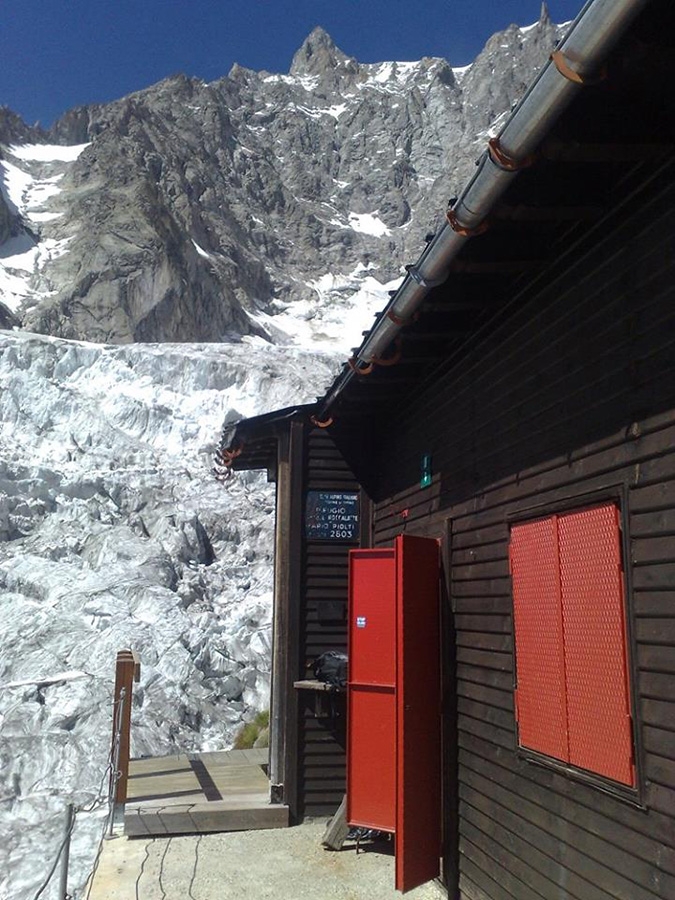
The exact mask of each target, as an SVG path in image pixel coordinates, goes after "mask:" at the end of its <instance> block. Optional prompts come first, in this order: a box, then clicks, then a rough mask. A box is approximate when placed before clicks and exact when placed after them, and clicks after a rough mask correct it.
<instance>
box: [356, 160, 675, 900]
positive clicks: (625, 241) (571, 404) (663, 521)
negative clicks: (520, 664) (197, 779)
mask: <svg viewBox="0 0 675 900" xmlns="http://www.w3.org/2000/svg"><path fill="white" fill-rule="evenodd" d="M672 174H673V173H672V171H669V172H667V173H661V177H660V179H659V180H658V181H654V182H653V183H651V184H647V185H645V186H644V188H643V190H642V193H641V194H640V195H638V196H634V197H632V198H631V205H630V209H623V210H621V211H620V212H619V211H617V213H616V214H615V215H614V216H613V217H612V218H611V219H610V220H609V221H607V222H605V223H604V224H603V228H602V230H598V232H597V233H596V234H595V235H594V236H593V238H592V240H589V241H588V242H587V243H586V244H585V245H584V246H583V247H578V248H576V249H575V253H574V257H573V259H572V258H570V259H563V260H561V261H560V263H559V265H558V266H557V267H556V269H555V270H554V271H551V272H548V273H545V274H544V275H543V276H541V277H540V278H539V279H538V281H537V282H536V283H535V284H533V285H531V286H530V288H529V289H528V290H527V291H526V292H525V294H523V296H521V297H520V298H518V300H517V304H518V308H517V309H515V304H514V311H513V314H512V315H511V316H510V317H509V318H508V319H506V318H505V319H504V320H503V321H502V323H501V324H500V325H499V326H498V327H495V329H494V330H493V331H492V333H490V334H487V333H486V335H485V336H484V338H483V340H482V341H481V342H480V343H477V345H476V346H475V347H474V348H473V349H472V350H471V351H470V352H467V354H466V355H465V356H464V357H463V358H462V359H461V361H458V362H457V363H456V365H455V366H454V367H453V368H452V369H448V371H446V372H445V373H444V374H442V375H441V376H439V377H437V378H436V379H435V380H434V381H433V383H430V384H429V385H428V387H427V389H426V391H425V392H421V393H420V394H418V396H417V397H416V400H415V404H414V406H411V407H410V408H408V409H406V410H398V411H397V414H396V418H395V420H393V419H392V422H391V424H390V427H389V430H388V441H387V443H388V447H387V452H386V454H384V455H383V457H382V458H381V459H380V460H378V463H379V465H380V471H381V472H382V475H381V477H380V481H379V484H378V487H377V494H378V497H379V498H380V499H379V502H378V503H377V504H376V505H375V510H374V541H375V543H376V544H389V543H390V542H391V541H392V539H393V537H394V535H395V534H397V533H400V532H401V531H402V530H403V529H406V530H408V531H410V532H413V533H418V534H428V535H437V536H439V537H440V536H442V535H443V534H444V533H445V532H446V528H447V527H448V526H447V525H446V522H447V521H448V520H449V529H448V531H449V533H450V538H449V541H450V547H449V548H448V557H447V558H448V559H449V560H450V569H451V571H450V573H449V574H450V585H451V603H452V610H453V616H454V626H455V630H456V677H457V705H458V745H459V768H458V772H459V775H458V780H459V850H460V876H459V884H460V892H461V896H462V897H464V898H467V900H487V898H489V900H515V898H517V900H530V898H531V900H535V898H536V900H541V898H545V900H548V898H550V900H554V898H555V900H559V898H560V897H566V898H570V900H572V898H574V900H656V898H661V900H666V898H672V897H675V701H674V698H675V411H674V408H675V366H674V365H673V360H674V358H675V220H674V219H673V216H672V210H673V208H674V207H675V189H674V188H673V185H672V182H673V178H672ZM423 452H431V453H432V454H433V469H434V473H435V475H434V481H433V484H432V486H431V487H430V488H428V489H420V488H418V487H417V486H416V484H417V479H418V477H419V474H418V468H419V460H420V456H421V454H422V453H423ZM600 497H612V498H615V499H617V500H618V502H619V503H620V505H621V508H622V511H623V522H624V528H625V545H626V550H627V565H626V569H627V572H628V599H627V603H628V613H629V615H628V619H629V621H628V625H629V632H630V657H631V666H632V681H633V690H634V707H635V734H636V740H637V744H636V751H637V766H638V783H639V790H638V793H637V796H634V797H633V798H632V799H628V798H626V797H623V798H622V797H620V796H618V795H615V794H613V793H612V791H611V790H603V789H602V788H600V787H598V786H597V785H596V784H592V783H585V782H584V781H583V779H580V778H578V777H570V776H569V775H567V774H565V773H564V772H561V771H557V770H556V769H555V768H553V767H547V766H545V765H538V764H536V763H534V762H532V761H529V760H527V759H526V758H524V757H522V756H521V755H519V754H518V752H517V748H516V743H517V740H516V728H515V720H514V710H513V693H512V689H513V679H514V674H513V632H512V598H511V589H510V578H509V566H508V537H509V521H510V518H512V517H514V516H523V515H525V516H526V515H528V514H529V513H533V514H536V511H537V510H541V509H544V508H546V509H547V510H551V509H556V508H573V507H575V506H577V507H580V506H583V505H584V503H587V502H588V501H589V498H600Z"/></svg>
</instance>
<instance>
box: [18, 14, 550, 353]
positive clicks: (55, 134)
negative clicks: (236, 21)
mask: <svg viewBox="0 0 675 900" xmlns="http://www.w3.org/2000/svg"><path fill="white" fill-rule="evenodd" d="M559 33H560V29H559V28H557V27H556V26H554V25H553V24H552V23H551V22H550V20H549V18H548V15H547V13H546V10H545V8H544V10H543V12H542V17H541V20H540V21H539V23H537V24H536V25H534V26H530V27H529V28H518V27H516V26H511V27H509V28H508V29H507V30H506V31H505V32H503V33H501V34H498V35H495V36H494V37H493V38H492V39H491V40H490V41H489V42H488V44H487V45H486V47H485V49H484V50H483V52H482V53H481V54H480V55H479V57H478V58H477V59H476V61H475V62H474V64H473V65H472V66H471V67H469V68H468V69H461V70H460V69H453V68H452V67H451V66H450V64H449V63H448V62H447V61H446V60H444V59H432V58H425V59H422V60H420V61H418V62H406V63H400V62H399V63H396V62H387V63H381V64H369V65H364V64H361V63H359V62H357V60H355V59H353V58H350V57H348V56H346V55H345V54H344V53H343V52H342V51H341V50H340V49H338V48H337V47H336V46H335V44H334V43H333V41H332V40H331V38H330V37H329V35H327V34H326V32H325V31H323V30H322V29H320V28H317V29H315V30H314V31H313V32H312V33H311V34H310V35H309V37H308V38H307V40H306V41H305V43H304V44H303V45H302V47H301V48H300V49H299V50H298V52H297V53H296V55H295V57H294V59H293V63H292V66H291V69H290V72H289V74H288V75H273V74H269V73H266V72H254V71H250V70H248V69H244V68H242V67H241V66H238V65H235V66H234V67H233V68H232V70H231V72H230V73H229V75H228V76H227V77H225V78H222V79H220V80H219V81H216V82H213V83H211V84H205V83H203V82H201V81H198V80H196V79H190V78H187V77H185V76H183V75H177V76H175V77H172V78H169V79H167V80H165V81H162V82H160V83H159V84H157V85H154V86H153V87H151V88H148V89H147V90H144V91H140V92H138V93H135V94H132V95H130V96H128V97H125V98H123V99H122V100H119V101H117V102H114V103H111V104H108V105H105V106H91V107H86V108H80V109H75V110H72V111H70V112H69V113H66V115H65V116H64V117H63V118H62V119H61V120H59V121H58V122H57V123H56V124H55V125H54V127H53V129H52V130H51V132H50V133H49V134H48V135H45V134H44V133H43V132H39V131H38V132H36V131H33V130H31V129H29V128H28V127H27V126H25V125H24V124H23V123H21V121H20V119H18V117H16V116H13V115H12V114H11V113H10V112H9V111H7V110H5V111H4V113H3V115H1V116H0V142H2V143H3V144H4V145H5V149H4V151H3V156H4V160H3V161H1V162H0V165H2V166H3V168H4V170H5V185H6V186H7V184H9V183H10V181H11V178H10V177H9V176H12V177H13V178H14V181H13V184H14V191H15V194H16V192H17V187H16V185H17V184H18V185H19V187H20V186H21V185H23V188H24V193H23V199H22V197H21V196H19V198H18V199H17V201H16V202H15V204H14V205H15V207H16V208H15V210H14V211H13V210H12V206H11V198H8V191H7V189H5V191H4V195H5V207H6V208H3V206H1V205H0V240H2V241H4V242H5V244H7V242H8V241H10V242H11V240H13V239H16V235H17V233H20V234H21V236H22V240H23V241H24V244H23V245H22V247H21V248H19V249H20V251H21V252H19V253H18V254H17V253H16V247H13V246H11V245H10V246H9V248H6V249H5V253H4V259H3V256H0V263H4V265H5V270H6V272H7V273H8V275H7V277H8V278H9V277H11V278H14V279H19V280H21V279H22V278H23V283H24V287H23V289H20V286H19V285H18V284H16V283H15V282H13V285H14V293H13V294H12V295H11V297H10V299H9V300H7V299H6V298H3V297H2V294H0V300H2V299H4V303H5V306H6V307H7V312H11V313H12V314H13V316H14V320H15V321H16V322H18V323H19V324H20V325H21V326H22V327H24V328H26V329H30V330H34V331H42V332H47V333H50V334H54V335H61V336H64V337H70V338H86V339H89V340H94V341H105V342H114V343H121V342H131V341H172V340H180V341H196V340H206V341H218V340H221V339H223V338H224V337H227V336H228V335H232V334H233V333H238V334H247V333H249V334H250V333H263V332H264V330H265V329H264V327H263V326H262V325H261V324H260V316H259V315H258V313H264V314H267V315H272V316H273V315H275V314H276V313H278V312H279V311H280V310H283V309H284V308H285V307H286V306H287V304H289V303H294V302H296V301H298V300H300V301H306V300H307V298H308V297H311V296H312V290H313V289H312V286H311V283H312V282H315V281H316V280H317V279H320V278H321V277H322V276H324V275H326V274H327V273H333V274H341V275H346V274H347V273H349V272H351V271H352V270H353V269H354V267H355V266H356V265H360V266H361V267H362V270H363V271H364V272H366V271H367V272H370V275H371V276H374V277H375V278H377V279H378V280H379V281H380V282H382V283H384V282H387V281H389V280H391V279H392V278H394V277H396V276H397V275H398V274H399V272H400V269H401V265H402V264H404V263H406V262H412V261H414V259H415V258H416V257H417V256H418V255H419V252H420V249H421V247H422V245H423V243H422V242H423V238H424V235H425V233H427V232H428V231H430V230H431V231H433V230H434V228H435V227H436V225H437V223H438V220H439V219H440V215H441V214H442V211H443V209H444V207H445V205H446V202H447V200H448V198H449V197H450V196H452V195H453V194H454V193H456V192H457V190H458V189H459V188H460V187H461V186H462V185H463V184H464V183H465V181H466V179H467V176H468V175H469V174H470V172H471V167H472V165H473V162H474V160H475V158H476V156H477V155H478V154H479V152H480V151H481V150H482V146H483V145H484V142H485V139H486V137H487V133H488V130H489V129H490V128H491V127H494V126H495V123H497V124H499V121H500V117H502V116H503V114H504V113H505V112H507V111H508V110H510V108H511V107H512V105H513V103H514V101H515V100H516V99H517V98H518V97H519V96H520V95H521V94H522V92H523V90H524V88H525V86H526V84H527V83H528V81H529V80H530V79H531V77H532V75H533V73H534V71H535V70H536V69H537V68H538V67H539V66H541V64H542V63H543V61H544V60H545V58H546V56H547V54H548V53H549V52H550V51H551V49H552V47H553V45H554V43H555V41H556V39H557V38H558V37H559ZM27 142H33V143H38V144H45V143H46V144H49V143H51V144H57V145H73V144H86V145H87V146H86V147H85V148H84V149H83V150H82V152H80V153H79V154H78V155H77V156H76V157H73V158H70V159H63V158H60V159H53V158H52V159H50V158H49V156H48V153H47V147H46V146H44V147H42V150H43V153H42V155H41V156H40V155H39V154H38V155H37V157H34V158H31V157H30V153H29V152H28V151H27V149H26V147H25V144H26V143H27ZM17 145H19V146H18V148H17ZM21 145H24V146H23V147H22V146H21ZM22 150H23V155H21V151H22ZM17 152H18V153H19V155H18V156H17V155H16V154H17ZM15 170H16V171H15ZM8 172H9V176H8ZM22 179H23V181H22ZM50 179H51V182H50V181H49V180H50ZM45 183H48V184H49V183H50V184H51V185H52V187H53V188H54V190H53V192H52V193H51V194H50V195H49V196H48V197H46V198H45V199H44V202H40V203H38V202H37V200H39V199H40V197H39V193H38V194H36V193H35V191H34V192H33V195H32V196H33V201H32V205H31V202H28V203H27V202H26V194H28V200H29V201H30V196H31V194H30V191H31V185H32V186H33V187H34V186H35V185H40V184H45ZM10 193H11V192H10ZM19 193H20V191H19ZM8 199H9V201H10V202H7V201H8ZM12 215H13V216H14V218H13V220H12ZM12 221H13V226H12ZM12 227H13V231H12ZM31 241H32V243H31ZM49 241H52V242H55V243H56V244H57V245H58V249H57V252H56V253H51V255H49V254H47V255H45V254H44V253H43V254H42V255H41V256H40V258H39V260H37V261H36V258H35V256H34V255H33V256H30V254H29V256H28V257H25V256H22V254H25V253H26V252H27V250H26V249H25V247H27V246H28V245H29V244H30V246H31V247H33V248H36V247H38V248H39V245H40V244H41V243H44V242H49ZM0 254H2V248H0ZM17 257H20V258H17ZM27 259H28V260H29V263H30V265H29V263H27V262H26V260H27ZM22 265H23V266H24V267H25V266H28V268H23V269H22V268H21V266H22ZM22 290H23V293H22ZM0 309H2V307H1V306H0ZM7 312H6V313H5V318H7ZM251 314H253V318H252V317H251ZM276 337H277V338H278V335H277V336H276Z"/></svg>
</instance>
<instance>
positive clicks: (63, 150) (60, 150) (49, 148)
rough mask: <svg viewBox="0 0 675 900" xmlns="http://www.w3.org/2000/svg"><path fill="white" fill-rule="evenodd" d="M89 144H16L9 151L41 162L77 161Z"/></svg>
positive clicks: (14, 154)
mask: <svg viewBox="0 0 675 900" xmlns="http://www.w3.org/2000/svg"><path fill="white" fill-rule="evenodd" d="M88 146H89V144H70V145H68V146H65V145H62V144H15V145H13V146H11V147H10V148H9V152H10V153H11V154H12V156H15V157H16V158H17V159H26V160H36V161H39V162H56V161H59V162H75V160H76V159H77V158H78V157H79V156H80V155H81V154H82V153H83V151H84V150H86V149H87V147H88Z"/></svg>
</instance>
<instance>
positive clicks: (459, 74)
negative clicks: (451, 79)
mask: <svg viewBox="0 0 675 900" xmlns="http://www.w3.org/2000/svg"><path fill="white" fill-rule="evenodd" d="M470 69H471V64H470V65H468V66H459V67H458V68H456V69H453V70H452V74H453V75H454V76H455V81H456V82H457V84H460V83H461V81H462V79H463V78H464V76H465V75H466V73H467V72H468V71H469V70H470Z"/></svg>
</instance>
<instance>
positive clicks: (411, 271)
mask: <svg viewBox="0 0 675 900" xmlns="http://www.w3.org/2000/svg"><path fill="white" fill-rule="evenodd" d="M405 269H406V272H407V273H408V275H410V277H411V278H412V280H413V281H416V282H417V284H419V285H421V286H422V287H425V288H435V287H438V285H439V284H443V282H444V281H445V278H425V277H424V276H423V275H422V273H421V272H420V270H419V269H418V268H417V266H406V267H405ZM389 318H390V319H392V321H395V320H394V319H393V318H392V316H391V315H390V316H389Z"/></svg>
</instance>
